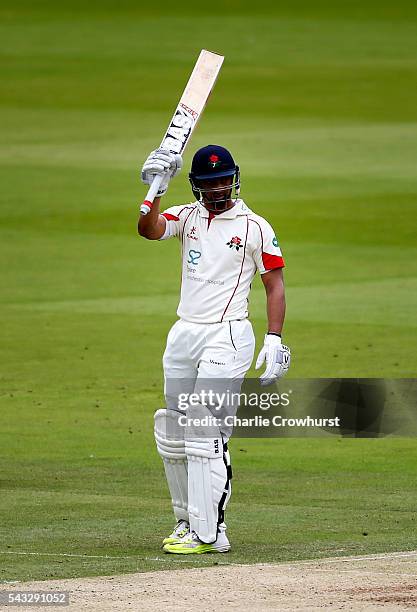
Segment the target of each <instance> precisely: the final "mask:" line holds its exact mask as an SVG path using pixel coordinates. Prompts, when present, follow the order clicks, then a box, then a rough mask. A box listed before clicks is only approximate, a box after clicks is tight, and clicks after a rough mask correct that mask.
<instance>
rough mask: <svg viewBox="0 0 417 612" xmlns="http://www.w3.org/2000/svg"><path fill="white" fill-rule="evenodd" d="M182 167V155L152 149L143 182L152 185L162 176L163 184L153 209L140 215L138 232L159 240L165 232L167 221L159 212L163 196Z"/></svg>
mask: <svg viewBox="0 0 417 612" xmlns="http://www.w3.org/2000/svg"><path fill="white" fill-rule="evenodd" d="M181 168H182V158H181V155H178V154H176V153H171V152H170V151H167V150H165V149H157V150H156V151H152V153H151V154H150V155H149V156H148V158H147V160H146V161H145V163H144V164H143V168H142V182H143V183H145V185H151V184H152V182H153V179H154V178H155V176H162V181H161V185H160V187H159V191H158V193H157V195H156V198H155V199H154V201H153V205H152V208H151V210H150V211H149V213H148V214H147V215H140V217H139V221H138V233H139V235H140V236H143V237H144V238H147V239H148V240H159V238H161V236H163V234H164V232H165V224H166V221H165V219H164V217H163V216H162V215H160V214H159V205H160V202H161V196H163V195H164V194H165V193H166V192H167V189H168V185H169V181H170V180H171V178H173V177H174V176H176V175H177V174H178V173H179V172H180V170H181Z"/></svg>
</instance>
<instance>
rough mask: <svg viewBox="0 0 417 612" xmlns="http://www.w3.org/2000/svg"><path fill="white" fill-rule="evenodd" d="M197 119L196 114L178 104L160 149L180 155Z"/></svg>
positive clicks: (183, 105)
mask: <svg viewBox="0 0 417 612" xmlns="http://www.w3.org/2000/svg"><path fill="white" fill-rule="evenodd" d="M197 119H198V113H196V112H195V111H193V110H191V108H187V106H185V104H182V103H180V104H179V105H178V107H177V110H176V111H175V114H174V116H173V118H172V120H171V123H170V125H169V127H168V130H167V133H166V136H165V138H164V140H163V141H162V143H161V148H163V149H168V150H169V151H172V152H173V153H181V152H182V151H183V150H184V149H185V145H186V144H187V141H188V139H189V137H190V136H191V132H192V131H193V128H194V125H195V123H196V122H197Z"/></svg>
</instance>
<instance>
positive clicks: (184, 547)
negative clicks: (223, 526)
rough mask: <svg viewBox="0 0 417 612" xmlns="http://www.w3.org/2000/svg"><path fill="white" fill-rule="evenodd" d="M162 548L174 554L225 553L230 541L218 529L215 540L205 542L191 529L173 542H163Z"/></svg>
mask: <svg viewBox="0 0 417 612" xmlns="http://www.w3.org/2000/svg"><path fill="white" fill-rule="evenodd" d="M163 550H164V551H165V552H167V553H172V554H174V555H201V554H202V553H225V552H228V551H229V550H230V543H229V540H228V539H227V535H226V533H225V532H224V531H220V533H219V534H218V536H217V540H216V541H215V542H213V543H212V544H205V543H204V542H202V541H201V540H199V539H198V535H197V534H196V533H195V531H191V532H190V533H188V534H187V535H186V536H184V537H183V538H182V539H181V540H179V541H177V542H175V543H173V544H165V546H164V547H163Z"/></svg>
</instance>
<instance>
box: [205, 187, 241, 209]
mask: <svg viewBox="0 0 417 612" xmlns="http://www.w3.org/2000/svg"><path fill="white" fill-rule="evenodd" d="M220 191H222V192H225V193H224V194H223V193H220ZM232 191H233V187H229V186H227V187H225V189H222V190H219V191H218V192H217V194H216V191H211V192H208V194H206V195H203V196H202V203H203V206H204V207H205V208H206V209H207V210H208V211H209V212H214V213H216V212H217V213H219V212H224V211H225V210H228V209H229V208H231V207H232V206H233V205H234V202H233V200H232ZM209 194H211V195H212V196H213V194H214V196H213V197H207V195H209Z"/></svg>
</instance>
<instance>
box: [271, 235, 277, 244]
mask: <svg viewBox="0 0 417 612" xmlns="http://www.w3.org/2000/svg"><path fill="white" fill-rule="evenodd" d="M272 244H273V245H274V247H277V246H278V240H277V237H276V236H274V237H273V239H272Z"/></svg>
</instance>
